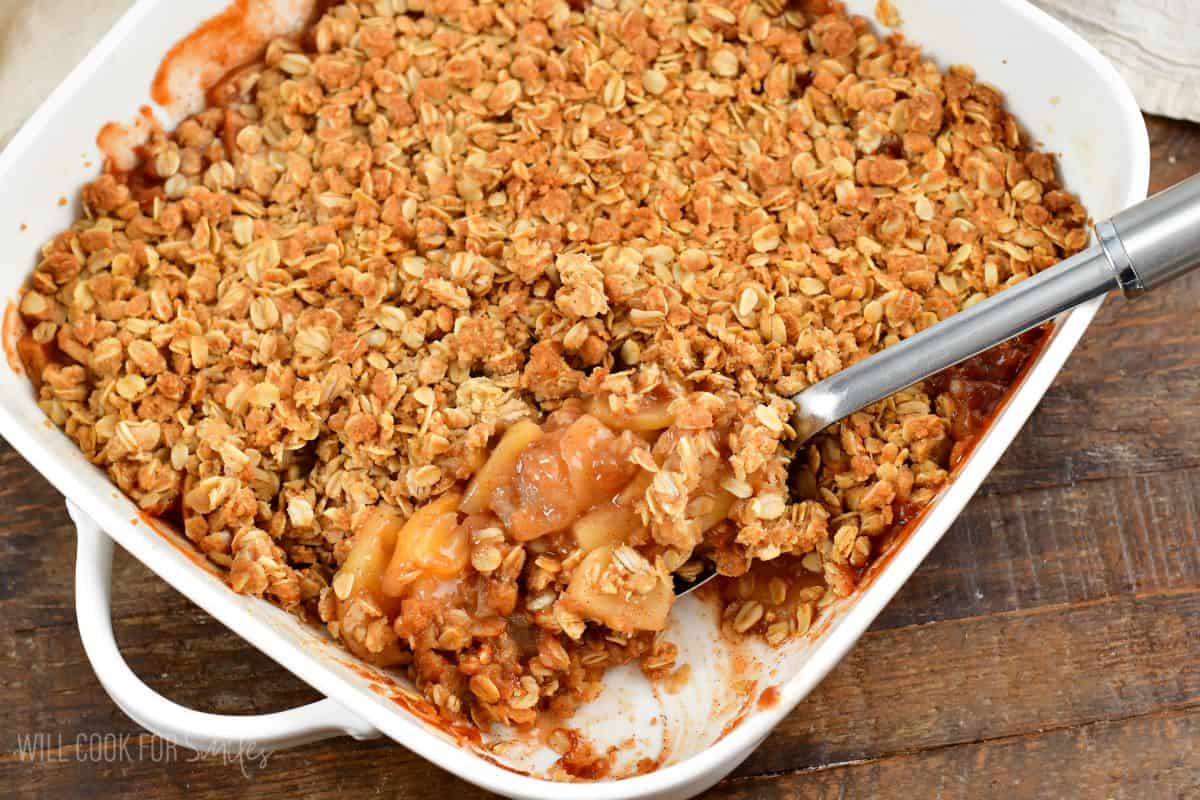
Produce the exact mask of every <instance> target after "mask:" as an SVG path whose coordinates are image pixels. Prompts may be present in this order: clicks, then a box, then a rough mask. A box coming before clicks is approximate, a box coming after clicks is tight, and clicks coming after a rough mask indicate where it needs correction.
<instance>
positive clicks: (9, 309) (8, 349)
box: [0, 300, 25, 375]
mask: <svg viewBox="0 0 1200 800" xmlns="http://www.w3.org/2000/svg"><path fill="white" fill-rule="evenodd" d="M24 335H25V323H24V322H23V321H22V320H21V315H20V314H19V313H17V304H16V303H15V302H13V301H11V300H10V301H9V302H8V305H6V306H5V307H4V325H3V327H0V340H3V344H4V359H5V360H6V361H7V362H8V366H9V369H11V370H12V371H13V372H15V373H16V374H17V375H23V374H25V370H24V369H23V364H24V359H22V358H21V355H20V353H19V352H18V350H17V343H18V342H20V341H21V337H22V336H24Z"/></svg>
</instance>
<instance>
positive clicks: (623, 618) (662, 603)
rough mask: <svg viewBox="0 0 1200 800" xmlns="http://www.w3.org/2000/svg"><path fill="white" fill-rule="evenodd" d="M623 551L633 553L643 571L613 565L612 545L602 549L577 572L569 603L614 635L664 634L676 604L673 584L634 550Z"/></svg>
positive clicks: (581, 563) (568, 595) (569, 590)
mask: <svg viewBox="0 0 1200 800" xmlns="http://www.w3.org/2000/svg"><path fill="white" fill-rule="evenodd" d="M621 547H624V546H621ZM624 550H626V551H629V552H631V553H633V557H632V558H633V560H635V561H637V562H638V566H639V567H640V568H638V569H635V570H634V571H630V570H628V569H627V568H626V567H624V566H623V565H620V564H617V563H614V562H615V560H616V556H615V555H614V552H615V548H614V547H613V545H611V544H606V545H601V546H600V547H597V548H596V549H595V550H593V551H592V552H590V553H588V555H587V556H586V557H585V558H584V559H583V561H582V562H580V564H579V566H578V567H576V568H575V574H574V575H572V576H571V583H570V585H569V586H568V587H567V599H568V601H569V603H570V604H571V606H573V610H574V611H575V612H576V613H578V614H579V615H580V616H582V617H584V618H585V619H591V620H595V621H596V622H599V623H600V624H602V625H606V626H607V627H609V628H611V629H612V630H614V631H618V632H621V633H633V632H634V631H639V630H640V631H661V630H662V629H663V628H665V627H666V625H667V615H668V614H670V612H671V603H672V602H674V600H675V593H674V591H673V589H672V586H671V583H670V582H669V581H667V580H666V579H664V578H663V577H662V576H660V575H659V574H657V573H656V572H654V571H653V568H652V567H651V566H650V564H649V562H647V561H646V560H645V559H644V558H642V557H641V556H640V555H638V554H637V553H636V551H633V550H632V548H629V547H624Z"/></svg>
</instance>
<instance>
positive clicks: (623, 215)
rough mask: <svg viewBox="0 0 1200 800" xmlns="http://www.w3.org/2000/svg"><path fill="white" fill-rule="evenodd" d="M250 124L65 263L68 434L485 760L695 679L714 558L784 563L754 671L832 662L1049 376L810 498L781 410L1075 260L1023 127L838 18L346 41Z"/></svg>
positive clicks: (196, 138) (361, 25)
mask: <svg viewBox="0 0 1200 800" xmlns="http://www.w3.org/2000/svg"><path fill="white" fill-rule="evenodd" d="M221 94H222V102H221V103H220V105H218V106H216V107H213V108H210V109H208V110H206V111H203V112H201V113H199V114H197V115H195V116H193V117H191V118H189V119H187V120H185V121H184V122H183V123H181V124H180V125H179V126H178V128H177V129H176V130H175V131H173V132H171V133H169V134H164V133H161V132H160V133H156V134H155V135H154V136H153V138H152V139H151V141H150V142H149V143H148V145H147V147H146V157H145V162H144V164H143V165H142V166H141V167H140V168H138V169H137V170H135V171H134V172H133V173H129V174H105V175H102V176H101V177H99V178H98V179H96V180H95V181H93V182H92V183H90V184H89V185H87V186H86V187H84V190H83V200H84V207H85V213H84V216H83V217H82V218H81V219H80V220H78V222H76V224H75V225H74V226H72V228H70V229H69V230H67V231H64V232H63V233H61V234H60V235H59V236H57V237H56V238H55V239H54V240H53V241H52V242H50V243H49V244H47V245H46V246H45V248H44V250H43V259H42V261H41V263H40V264H39V265H38V267H37V269H36V271H35V272H34V274H33V276H32V278H31V280H30V288H29V291H28V292H27V293H26V294H25V295H24V296H23V299H22V301H21V303H20V313H21V316H22V319H23V320H24V322H25V324H26V325H27V326H28V328H29V333H28V335H27V336H26V337H25V338H24V339H23V340H22V341H21V342H20V344H19V348H20V352H21V355H22V357H23V359H24V360H25V363H26V365H27V366H28V367H29V373H30V375H31V376H32V377H33V378H34V382H35V384H36V385H37V386H38V392H39V398H40V401H39V402H40V405H41V407H42V408H43V409H44V410H45V412H46V413H47V414H48V415H49V416H50V418H51V419H52V420H53V421H54V422H55V423H56V424H57V425H59V426H60V427H61V428H62V429H63V430H64V431H66V433H67V434H68V435H69V436H71V437H72V438H73V439H74V440H75V441H76V442H77V443H78V445H79V447H80V448H81V449H82V450H83V452H84V453H85V454H86V455H87V456H88V458H89V459H91V460H92V461H93V462H94V463H95V464H97V465H98V466H100V467H102V468H103V469H105V470H106V471H107V472H108V474H109V475H110V476H111V477H112V479H113V480H114V482H115V483H116V484H117V485H118V486H119V487H120V488H121V489H122V490H123V491H124V492H125V493H126V494H128V495H129V496H130V497H132V498H133V499H134V500H135V501H136V502H137V503H138V505H139V506H140V507H141V508H143V509H144V510H146V511H147V512H149V513H151V514H155V515H167V516H170V517H172V518H175V519H177V520H181V521H182V525H183V527H184V530H185V532H186V534H187V536H188V538H190V539H191V540H192V541H193V542H195V544H196V545H197V546H198V547H199V548H200V549H201V550H202V551H203V552H204V553H205V554H207V556H208V557H209V558H210V559H211V560H212V561H214V562H216V563H217V564H219V565H221V566H223V567H226V568H228V571H229V580H230V583H231V585H232V586H233V588H234V589H236V590H237V591H239V592H247V593H251V594H255V595H262V596H265V597H268V598H270V599H271V600H272V601H274V602H276V603H278V604H280V605H282V606H283V607H284V608H288V609H291V610H293V611H295V612H296V613H298V614H301V615H305V616H308V617H311V618H319V619H321V620H323V621H325V622H326V623H328V626H329V629H330V631H331V633H332V634H333V635H334V636H336V637H338V638H340V639H342V640H343V641H344V642H345V643H346V644H347V646H348V647H350V648H351V649H352V650H353V651H354V652H356V653H357V654H359V655H360V656H363V657H364V658H367V659H369V660H372V661H374V662H376V663H380V664H386V665H393V666H396V667H398V668H402V669H405V670H407V671H408V674H409V675H410V676H411V677H412V678H413V679H414V681H415V682H416V684H417V685H418V687H419V688H420V689H421V690H422V691H423V692H424V693H425V695H426V696H427V697H428V698H429V700H430V701H431V702H432V703H434V704H435V705H436V706H437V707H438V708H439V710H440V711H441V712H442V713H443V714H445V715H446V716H448V717H450V718H458V719H461V718H468V719H471V720H474V721H475V722H476V723H478V724H479V725H481V726H485V727H486V726H488V725H491V724H492V723H495V722H501V723H509V724H515V725H528V724H530V723H531V722H533V720H534V718H535V717H536V715H537V714H538V713H539V712H551V713H554V714H558V715H563V716H565V715H568V714H569V713H570V712H571V710H572V709H573V708H574V707H575V706H576V705H578V704H579V703H580V702H583V701H585V700H587V699H588V698H590V697H592V696H594V695H595V694H596V692H597V691H598V687H599V682H600V680H601V676H602V673H603V671H604V669H605V668H606V667H607V666H609V665H612V664H616V663H621V662H624V661H628V660H631V659H638V660H640V664H641V666H642V668H643V670H644V671H645V672H646V673H647V674H649V675H654V676H660V677H663V676H668V675H672V674H675V673H676V671H677V667H678V666H679V665H677V664H676V663H675V660H676V649H675V646H674V645H673V644H671V643H670V642H667V641H664V640H662V639H661V638H659V637H658V636H657V631H658V630H659V629H660V628H661V627H662V622H663V620H664V619H665V614H666V611H667V610H668V609H669V606H670V601H671V596H670V592H669V589H668V590H666V592H665V595H664V587H669V585H670V575H671V574H672V573H675V572H683V573H688V572H689V571H690V572H691V573H693V574H694V573H695V572H696V571H697V569H698V568H699V565H700V564H701V563H702V561H701V559H702V558H703V559H710V560H712V561H714V562H715V563H716V564H717V566H718V567H719V569H720V570H721V571H722V572H723V573H725V574H727V575H731V576H740V575H744V574H746V573H747V570H748V569H749V568H750V566H751V563H752V562H769V563H764V564H762V565H760V566H762V567H764V568H765V569H766V571H765V572H764V571H761V570H760V569H759V568H758V566H756V568H755V569H754V570H753V571H751V572H750V573H749V577H748V578H747V579H745V580H743V581H742V582H740V583H739V584H738V587H736V588H734V589H732V590H731V591H732V594H729V595H727V597H726V600H727V601H728V605H727V607H726V612H725V617H724V619H725V622H724V624H723V628H724V629H725V630H726V632H727V633H729V634H730V635H743V634H747V633H761V634H762V635H764V636H765V637H766V638H767V640H768V641H770V642H772V643H778V642H781V641H783V640H785V639H787V638H788V637H791V636H796V635H802V634H803V633H805V632H806V631H807V630H808V627H809V625H810V624H811V622H812V620H813V616H814V614H816V613H818V609H819V607H820V605H821V604H823V603H825V602H828V601H829V599H831V598H833V597H836V596H843V595H846V594H848V593H849V592H851V591H852V590H853V588H854V585H855V581H856V579H857V576H858V575H859V572H860V570H861V568H862V567H864V566H865V565H866V564H867V563H868V562H869V561H870V559H871V558H872V557H873V555H875V554H877V552H878V550H879V546H880V542H881V540H882V538H883V537H884V536H885V535H886V534H887V533H888V532H889V531H891V530H892V529H893V528H894V526H895V524H896V523H897V522H898V521H899V518H900V517H902V516H903V515H905V514H906V513H907V511H908V510H911V509H919V508H920V507H922V506H923V505H924V504H926V503H928V501H929V500H930V499H931V498H932V497H933V496H934V494H935V493H936V492H937V491H938V490H939V488H940V487H941V486H942V485H943V484H944V483H945V482H946V480H947V478H948V470H949V468H950V467H951V465H952V464H953V463H954V462H955V461H956V460H957V458H958V457H960V456H961V454H962V452H963V451H964V449H965V448H966V447H967V446H969V442H970V438H971V435H972V428H971V427H970V425H966V423H964V422H963V420H969V419H971V418H972V417H971V414H972V413H977V412H978V411H979V408H980V407H981V406H980V404H979V403H977V402H976V400H978V396H979V392H980V391H983V390H980V389H979V386H980V385H986V386H991V387H993V388H992V389H991V390H987V391H985V392H984V393H985V394H987V393H988V392H990V394H988V396H989V397H991V398H992V400H991V402H993V404H994V401H995V398H996V397H998V396H999V394H1000V393H1002V391H1003V387H1004V386H1005V385H1007V383H1008V382H1010V381H1011V380H1012V378H1013V376H1014V375H1015V370H1014V369H1011V367H1012V365H1013V364H1017V366H1018V367H1019V363H1018V362H1017V361H1016V360H1012V359H1010V360H1009V361H1006V362H1004V364H1003V365H1002V366H1004V368H1003V369H1000V371H999V372H998V373H996V372H988V373H987V374H984V375H973V374H969V373H961V374H959V375H958V376H957V377H956V378H955V379H954V380H949V379H948V380H943V381H941V382H940V383H939V382H937V381H934V382H927V383H926V384H924V385H920V386H917V387H914V388H912V389H909V390H906V391H904V392H901V393H900V394H898V395H897V396H895V397H893V398H890V399H888V400H886V401H884V402H882V403H879V404H877V405H876V406H875V407H873V408H872V409H870V410H869V411H867V412H862V413H858V414H855V415H853V416H852V417H850V418H849V419H847V420H846V421H844V422H842V423H840V424H839V425H836V426H834V427H833V428H831V429H830V430H829V431H827V432H825V433H824V434H823V435H822V436H820V437H819V438H818V439H816V440H814V441H813V442H811V443H810V444H809V445H807V446H806V447H805V448H803V449H802V450H801V451H800V452H798V453H795V454H794V456H793V451H794V450H795V446H794V444H792V443H790V439H791V437H792V435H793V432H792V430H791V428H790V427H789V425H788V419H789V415H790V413H791V410H792V408H791V404H790V402H789V401H788V399H787V398H788V397H789V396H790V395H792V394H794V393H795V392H797V391H799V390H800V389H802V388H804V387H805V386H808V385H809V384H811V383H813V382H815V381H818V380H820V379H822V378H824V377H827V376H829V375H832V374H834V373H835V372H837V371H838V370H840V369H842V368H843V367H845V366H847V365H849V364H851V363H854V362H855V361H857V360H859V359H861V358H863V357H865V356H867V355H869V354H870V353H871V352H873V351H875V350H878V349H880V348H882V347H886V346H888V345H889V344H892V343H894V342H897V341H899V340H900V339H903V338H904V337H906V336H910V335H912V334H913V333H915V332H917V331H919V330H921V329H923V328H925V327H927V326H929V325H930V324H932V323H934V322H936V321H938V320H939V319H942V318H945V317H946V316H948V315H950V314H953V313H954V312H956V311H957V310H959V309H961V308H965V307H967V306H969V305H970V304H972V303H974V302H977V301H979V300H980V299H982V298H984V297H986V296H987V295H989V294H991V293H994V292H996V291H999V290H1001V289H1003V288H1004V287H1005V286H1008V285H1011V284H1012V283H1015V282H1017V281H1020V280H1021V279H1023V278H1025V277H1028V276H1029V275H1031V274H1033V273H1035V272H1037V271H1038V270H1040V269H1042V268H1044V267H1046V266H1049V265H1051V264H1054V263H1056V262H1057V261H1059V260H1060V259H1062V258H1063V257H1065V256H1067V255H1069V254H1071V253H1074V252H1076V251H1078V250H1079V249H1081V248H1082V247H1083V246H1084V244H1085V243H1086V239H1087V232H1086V228H1085V223H1086V213H1085V211H1084V210H1083V208H1082V207H1081V206H1080V204H1079V203H1078V202H1077V201H1076V199H1075V198H1074V197H1073V196H1071V195H1070V194H1068V193H1067V192H1066V191H1064V190H1063V189H1062V188H1061V187H1060V185H1059V183H1058V180H1057V178H1056V175H1055V169H1054V162H1053V159H1052V158H1051V157H1050V156H1049V155H1047V154H1045V153H1041V152H1038V151H1036V150H1035V149H1032V148H1031V147H1030V145H1029V142H1028V141H1027V140H1026V139H1025V138H1024V137H1023V136H1022V134H1021V132H1020V131H1019V129H1018V126H1017V124H1016V122H1015V121H1014V119H1013V118H1012V117H1011V116H1010V115H1009V114H1008V113H1007V112H1006V111H1005V110H1004V108H1003V105H1002V98H1001V96H1000V94H999V93H998V92H997V91H996V90H994V89H992V88H990V87H988V86H985V85H983V84H981V83H978V82H976V81H975V79H974V76H973V73H972V72H971V70H970V69H968V68H965V67H953V68H951V69H949V70H947V71H941V70H939V69H938V68H937V67H936V65H934V64H933V63H931V62H930V61H928V60H925V59H923V58H922V57H921V54H920V50H919V48H918V47H916V46H914V45H912V44H910V43H908V42H906V41H905V40H903V39H902V38H901V37H900V36H899V35H891V36H888V37H887V38H881V37H880V35H879V34H878V33H877V32H876V31H875V30H873V29H872V27H871V26H870V25H869V24H868V23H867V21H866V20H864V19H862V18H858V17H848V16H847V15H846V14H845V13H844V12H843V11H842V10H841V9H840V8H839V7H837V6H836V5H834V4H829V3H810V4H808V7H806V8H799V7H796V6H795V5H787V4H786V3H785V2H784V1H783V0H721V1H720V2H682V0H638V1H637V2H634V1H633V0H589V2H587V3H570V2H566V0H505V2H486V0H471V1H468V0H378V1H377V2H365V1H360V2H345V3H342V4H341V5H337V6H334V7H332V8H331V9H329V10H328V11H327V13H325V15H324V16H323V17H322V18H321V19H320V21H319V22H317V23H316V24H315V26H314V27H313V28H312V29H311V30H310V31H309V32H308V33H307V35H306V38H305V39H304V40H303V42H300V41H287V40H277V41H275V42H273V43H272V44H271V45H270V46H269V48H268V50H267V52H266V56H265V60H264V62H263V63H262V64H259V65H256V66H253V67H249V68H246V69H244V70H242V71H240V72H239V73H237V74H236V75H235V76H233V77H232V78H231V79H230V80H229V81H228V82H227V84H226V85H225V86H224V87H223V90H222V92H221ZM1027 351H1028V347H1026V348H1025V351H1024V352H1025V353H1026V354H1027ZM1005 365H1007V366H1005ZM955 380H957V383H955ZM973 393H974V394H973ZM977 415H978V414H977ZM984 415H986V414H984ZM510 436H511V438H508V437H510ZM506 440H507V441H508V442H509V444H508V445H507V446H506V445H504V442H505V441H506ZM539 448H540V449H539ZM793 457H794V458H795V460H796V465H795V467H794V468H793V470H792V473H793V474H792V475H791V476H790V477H789V463H790V462H792V460H793ZM490 459H499V460H498V461H496V462H495V463H493V474H492V477H491V478H487V477H485V476H486V475H487V470H488V468H487V467H486V465H487V464H489V463H492V462H491V461H490ZM539 459H540V460H539ZM556 459H557V460H556ZM518 462H519V463H520V464H522V465H524V466H521V467H520V468H518V466H517V465H518ZM497 464H498V466H497ZM555 470H558V471H559V472H557V473H556V472H555ZM556 476H557V477H556ZM580 476H584V477H586V478H588V480H592V479H594V481H595V483H594V484H587V483H586V482H585V483H584V484H581V483H579V482H578V481H579V480H582V478H580ZM589 476H590V477H589ZM487 481H491V483H487ZM572 481H574V483H573V482H572ZM484 484H486V485H484ZM480 486H482V488H479V487H480ZM563 486H570V487H572V492H568V493H567V494H568V495H569V497H567V499H565V500H564V499H563V497H562V487H563ZM597 486H598V487H600V488H599V489H596V487H597ZM580 487H582V488H580ZM593 489H595V490H596V491H597V492H598V493H597V494H595V495H594V496H593V495H587V492H589V491H592V490H593ZM575 490H578V491H575ZM555 491H557V492H559V495H555ZM579 492H583V495H587V496H588V497H589V498H590V499H589V501H588V503H589V504H590V505H586V506H584V505H582V502H583V501H581V500H579V497H580V496H583V495H580V494H579ZM539 503H541V505H538V504H539ZM589 509H591V510H589ZM585 512H586V513H585ZM597 514H600V516H596V515H597ZM605 514H607V515H608V516H605ZM555 515H557V516H555ZM585 520H586V521H585ZM614 531H616V533H614ZM588 537H594V539H592V538H588ZM584 542H590V543H591V544H581V543H584ZM781 556H783V557H784V558H783V559H780V558H779V557H781ZM797 564H799V565H801V567H802V568H801V569H799V572H800V573H802V575H801V577H800V578H794V577H793V576H792V575H791V573H792V572H796V569H795V567H796V565H797ZM784 565H787V566H789V567H790V568H791V569H784V568H783V566H784ZM613 603H616V604H617V605H618V606H620V608H615V607H614V606H613ZM679 674H682V675H684V676H685V678H686V672H685V671H682V670H679ZM585 750H586V748H583V749H581V748H579V747H576V746H575V745H570V747H568V745H566V744H564V746H563V752H564V759H565V761H564V768H565V769H567V770H568V771H571V769H573V768H574V769H579V770H583V769H585V767H586V763H585V764H583V766H580V764H578V763H576V762H579V761H583V762H587V759H588V758H589V757H590V756H588V755H587V753H586V752H585ZM571 754H574V755H571ZM568 756H570V758H568ZM572 759H574V760H572Z"/></svg>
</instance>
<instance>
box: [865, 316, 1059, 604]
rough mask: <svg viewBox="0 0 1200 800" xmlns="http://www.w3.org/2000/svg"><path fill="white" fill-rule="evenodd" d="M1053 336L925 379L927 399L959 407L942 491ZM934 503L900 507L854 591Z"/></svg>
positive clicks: (1028, 339)
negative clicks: (944, 396) (949, 400)
mask: <svg viewBox="0 0 1200 800" xmlns="http://www.w3.org/2000/svg"><path fill="white" fill-rule="evenodd" d="M1053 333H1054V324H1053V323H1047V324H1045V325H1041V326H1039V327H1037V328H1034V329H1033V330H1030V331H1026V332H1025V333H1023V334H1021V335H1020V336H1018V337H1016V338H1014V339H1010V340H1009V341H1007V342H1004V343H1002V344H999V345H996V346H995V347H993V348H992V349H991V350H987V351H985V352H983V353H980V354H979V355H977V356H975V357H974V358H971V359H969V360H967V361H964V362H963V363H962V364H958V365H956V366H953V367H950V368H949V369H947V370H943V371H942V372H940V373H938V374H937V375H935V376H934V377H932V378H930V379H929V381H928V382H927V383H930V384H932V386H931V391H932V393H934V394H941V393H942V392H944V391H947V390H948V391H950V392H951V393H952V394H955V399H956V400H959V401H960V402H961V405H962V406H963V407H964V408H963V411H962V412H961V413H959V414H958V415H956V417H955V419H953V420H952V421H951V428H952V430H951V433H952V436H953V438H954V439H955V443H954V449H953V450H952V451H951V454H950V477H949V479H948V480H947V481H946V487H949V486H951V485H952V484H953V483H954V481H955V479H956V478H957V477H958V474H959V473H960V472H961V471H962V467H963V465H964V464H966V463H967V459H968V458H969V457H970V455H971V453H973V452H974V451H975V448H976V446H978V444H979V441H980V440H981V439H982V438H983V437H984V436H985V435H986V434H987V432H988V431H989V430H991V428H992V424H993V423H994V422H995V421H996V417H998V416H999V415H1000V413H1001V412H1002V411H1003V410H1004V408H1005V406H1007V405H1008V402H1009V400H1011V399H1012V397H1013V395H1015V394H1016V392H1017V390H1018V389H1020V388H1021V385H1022V384H1024V383H1025V377H1026V376H1027V375H1028V374H1029V371H1030V370H1031V369H1033V365H1034V364H1035V363H1037V360H1038V356H1040V355H1041V354H1042V351H1043V350H1045V349H1046V345H1047V344H1048V343H1049V342H1050V339H1051V336H1052V334H1053ZM956 382H957V385H954V384H955V383H956ZM956 390H957V391H956ZM955 428H958V430H954V429H955ZM943 491H944V488H943ZM936 503H937V497H936V496H935V497H934V499H933V500H932V501H931V502H929V503H928V504H926V505H924V506H913V505H911V504H909V503H904V504H899V508H898V509H897V510H896V518H895V521H894V522H893V523H892V527H891V530H890V531H889V532H888V533H886V534H884V536H883V540H882V542H881V544H880V549H879V554H878V555H877V556H876V557H875V558H874V559H872V561H871V563H870V564H868V565H867V567H866V568H865V569H864V570H863V571H862V573H861V574H860V575H859V576H858V581H857V582H856V585H855V591H863V590H864V589H866V588H867V587H868V586H870V585H871V583H872V582H873V581H874V580H875V578H876V577H878V576H879V574H880V573H881V572H883V570H884V568H885V567H886V566H887V565H888V564H889V563H890V562H891V560H892V559H893V558H894V557H895V555H896V553H898V552H899V551H900V550H901V548H902V547H903V546H904V544H905V542H907V541H908V540H909V538H911V537H912V534H913V532H914V531H915V530H916V529H917V528H919V527H920V526H921V521H922V520H923V519H925V516H926V514H928V513H929V509H931V508H933V506H934V505H935V504H936Z"/></svg>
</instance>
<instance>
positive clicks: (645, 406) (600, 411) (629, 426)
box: [588, 395, 675, 432]
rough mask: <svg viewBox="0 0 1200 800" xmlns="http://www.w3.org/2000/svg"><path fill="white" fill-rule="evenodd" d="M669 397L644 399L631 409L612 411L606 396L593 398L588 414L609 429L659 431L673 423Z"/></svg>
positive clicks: (673, 418) (673, 416)
mask: <svg viewBox="0 0 1200 800" xmlns="http://www.w3.org/2000/svg"><path fill="white" fill-rule="evenodd" d="M672 399H674V398H670V397H644V398H642V400H641V401H640V402H639V403H638V404H637V405H636V406H635V407H634V408H632V409H628V410H626V409H621V410H620V411H613V409H612V406H610V405H609V403H608V397H607V396H599V395H598V396H596V397H593V398H592V400H591V402H590V403H588V413H589V414H591V415H592V416H593V417H596V418H597V419H599V420H600V421H601V422H603V423H604V424H605V425H608V426H609V427H610V428H616V429H617V430H623V431H639V432H640V431H661V430H663V429H665V428H669V427H671V425H673V424H674V423H675V415H674V414H672V413H671V400H672Z"/></svg>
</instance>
